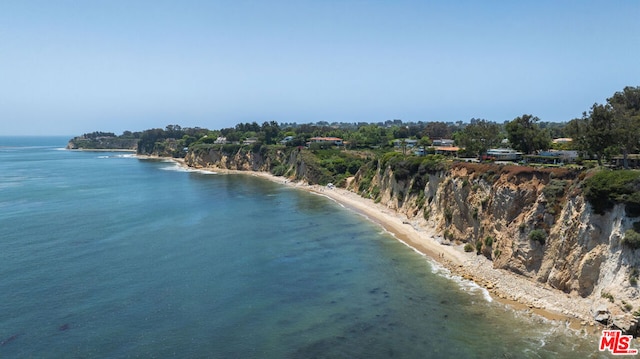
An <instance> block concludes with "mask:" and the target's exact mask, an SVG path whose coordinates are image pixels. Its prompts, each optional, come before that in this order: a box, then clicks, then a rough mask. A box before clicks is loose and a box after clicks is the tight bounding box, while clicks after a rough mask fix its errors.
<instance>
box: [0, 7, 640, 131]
mask: <svg viewBox="0 0 640 359" xmlns="http://www.w3.org/2000/svg"><path fill="white" fill-rule="evenodd" d="M639 19H640V1H637V0H620V1H587V0H585V1H480V0H478V1H408V0H405V1H402V0H395V1H391V0H389V1H375V0H372V1H355V0H354V1H348V0H344V1H337V0H336V1H333V0H317V1H302V0H300V1H267V0H263V1H204V0H203V1H195V0H181V1H178V0H176V1H163V0H149V1H135V0H126V1H121V0H86V1H81V0H76V1H72V0H68V1H64V0H43V1H31V0H2V1H0V135H23V134H35V135H46V134H55V135H58V134H59V135H76V134H82V133H85V132H92V131H96V130H100V131H112V132H116V133H118V134H119V133H121V132H122V131H124V130H131V131H139V130H144V129H147V128H153V127H165V126H166V125H168V124H179V125H181V126H187V127H194V126H199V127H207V128H211V129H218V128H222V127H230V126H234V125H235V124H236V123H238V122H252V121H256V122H258V123H262V122H264V121H271V120H274V121H278V122H294V121H295V122H298V123H306V122H315V121H329V122H333V121H343V122H360V121H364V122H377V121H385V120H392V119H402V120H404V121H459V120H462V121H468V120H469V119H470V118H472V117H475V118H484V119H487V120H491V121H496V122H503V121H505V120H511V119H513V118H514V117H516V116H519V115H522V114H523V113H530V114H533V115H535V116H538V117H540V118H541V119H542V120H543V121H568V120H570V119H572V118H575V117H580V116H581V114H582V112H583V111H586V110H588V109H589V107H590V106H591V105H592V104H593V103H594V102H599V103H602V102H604V101H605V100H606V98H607V97H610V96H611V95H612V94H613V93H614V92H616V91H620V90H622V89H623V88H624V87H625V86H640V26H639V25H638V24H639Z"/></svg>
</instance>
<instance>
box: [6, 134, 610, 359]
mask: <svg viewBox="0 0 640 359" xmlns="http://www.w3.org/2000/svg"><path fill="white" fill-rule="evenodd" d="M66 140H67V138H22V139H16V138H2V137H0V315H1V317H0V358H24V357H37V358H129V357H132V358H135V357H140V358H154V357H156V358H171V357H177V358H586V357H594V358H596V357H603V355H602V354H601V353H599V352H598V351H597V339H598V338H594V337H587V336H583V335H580V334H579V333H574V332H572V331H570V330H567V329H566V328H565V327H564V326H562V325H559V324H553V323H546V322H545V321H543V320H541V319H536V318H529V317H528V316H526V315H524V314H522V313H515V312H513V311H510V310H509V309H508V308H504V307H503V306H501V305H500V304H498V303H495V302H492V301H490V300H489V299H488V298H487V295H486V293H485V292H483V291H482V290H480V289H479V288H477V287H475V286H474V285H472V284H470V283H468V282H464V281H460V280H457V279H455V278H451V276H449V275H447V273H446V271H443V270H442V269H439V268H438V267H436V266H434V265H432V264H431V262H430V261H429V260H428V259H427V258H425V257H423V256H421V255H419V254H418V253H415V252H414V251H413V250H411V249H410V248H408V247H406V246H404V245H402V244H401V243H399V242H398V241H396V240H395V239H394V238H393V237H392V236H391V235H389V234H388V233H385V232H384V231H382V230H381V228H380V227H379V226H377V225H375V224H373V223H371V222H369V221H367V220H366V219H365V218H363V217H361V216H360V215H358V214H355V213H352V212H350V211H348V210H346V209H344V208H342V207H341V206H339V205H337V204H336V203H334V202H332V201H330V200H329V199H326V198H324V197H320V196H316V195H313V194H309V193H306V192H303V191H298V190H295V189H292V188H288V187H284V186H281V185H278V184H275V183H271V182H268V181H264V180H261V179H257V178H254V177H252V176H242V175H238V176H232V175H216V174H203V173H197V172H185V171H182V170H180V169H179V168H178V167H177V166H175V165H174V164H172V163H168V162H162V161H145V160H138V159H136V158H134V157H133V156H131V155H128V154H122V153H102V152H75V151H65V150H63V149H62V147H64V145H65V144H66Z"/></svg>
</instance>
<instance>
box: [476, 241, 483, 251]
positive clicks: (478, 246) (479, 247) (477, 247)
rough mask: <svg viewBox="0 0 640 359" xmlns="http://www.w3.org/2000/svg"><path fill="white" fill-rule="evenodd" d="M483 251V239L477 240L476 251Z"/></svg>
mask: <svg viewBox="0 0 640 359" xmlns="http://www.w3.org/2000/svg"><path fill="white" fill-rule="evenodd" d="M481 251H482V241H477V242H476V253H477V254H480V252H481Z"/></svg>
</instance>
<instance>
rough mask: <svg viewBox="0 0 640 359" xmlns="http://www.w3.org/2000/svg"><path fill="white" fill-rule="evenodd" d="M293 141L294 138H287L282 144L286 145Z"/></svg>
mask: <svg viewBox="0 0 640 359" xmlns="http://www.w3.org/2000/svg"><path fill="white" fill-rule="evenodd" d="M291 141H293V136H287V137H285V138H283V139H282V141H280V143H281V144H283V145H286V144H287V143H289V142H291Z"/></svg>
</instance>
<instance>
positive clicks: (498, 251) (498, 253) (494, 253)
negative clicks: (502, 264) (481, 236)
mask: <svg viewBox="0 0 640 359" xmlns="http://www.w3.org/2000/svg"><path fill="white" fill-rule="evenodd" d="M500 254H502V251H501V250H499V249H497V248H496V249H495V250H494V251H493V256H494V257H496V258H498V257H500Z"/></svg>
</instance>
